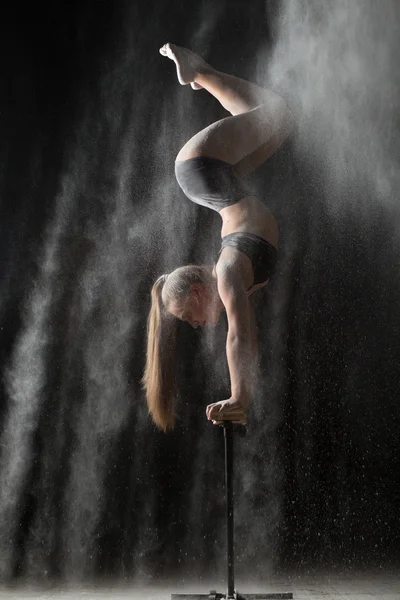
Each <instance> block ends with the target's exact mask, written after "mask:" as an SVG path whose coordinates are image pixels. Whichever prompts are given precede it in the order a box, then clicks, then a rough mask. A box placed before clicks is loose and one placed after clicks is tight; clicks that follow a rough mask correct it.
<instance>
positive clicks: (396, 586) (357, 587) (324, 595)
mask: <svg viewBox="0 0 400 600" xmlns="http://www.w3.org/2000/svg"><path fill="white" fill-rule="evenodd" d="M210 589H216V590H217V591H218V592H219V593H225V592H226V590H225V589H224V588H223V587H222V588H221V586H218V585H212V582H211V585H210V586H209V587H208V588H205V587H204V586H201V587H200V586H199V585H198V584H197V585H193V586H189V585H185V586H184V587H182V588H181V589H179V587H178V586H171V585H168V586H165V587H164V586H161V585H160V586H157V587H142V588H138V587H136V586H132V587H130V588H129V589H128V588H124V589H120V588H111V587H110V588H107V589H106V588H103V589H100V588H99V589H74V590H72V589H69V590H68V589H53V590H46V591H44V590H42V591H40V590H34V589H24V590H22V589H18V590H17V589H12V590H11V589H8V590H7V589H4V588H0V600H11V599H16V598H18V599H19V600H28V599H30V600H75V599H76V600H105V599H106V598H107V599H110V600H111V599H112V600H128V599H130V600H144V599H145V600H170V596H171V593H174V594H185V593H197V594H204V595H207V594H208V592H209V591H210ZM237 589H238V591H239V592H240V593H241V594H243V595H244V596H245V594H246V591H247V592H249V593H251V592H253V593H262V592H269V593H274V592H292V593H293V599H294V600H310V599H315V600H317V599H323V600H344V599H345V598H346V599H347V600H373V599H374V598H381V599H382V600H400V577H399V575H398V574H397V573H392V574H390V575H383V574H376V575H371V574H368V575H367V574H364V575H360V576H354V575H347V576H343V575H340V576H339V575H324V576H322V577H321V576H320V577H305V576H302V577H296V578H295V577H292V578H291V580H290V581H289V582H288V581H287V580H286V581H283V580H276V579H275V580H273V581H272V582H271V583H270V584H269V585H268V586H265V585H263V586H262V587H257V585H254V584H251V585H246V584H243V585H242V584H240V583H239V584H238V585H237Z"/></svg>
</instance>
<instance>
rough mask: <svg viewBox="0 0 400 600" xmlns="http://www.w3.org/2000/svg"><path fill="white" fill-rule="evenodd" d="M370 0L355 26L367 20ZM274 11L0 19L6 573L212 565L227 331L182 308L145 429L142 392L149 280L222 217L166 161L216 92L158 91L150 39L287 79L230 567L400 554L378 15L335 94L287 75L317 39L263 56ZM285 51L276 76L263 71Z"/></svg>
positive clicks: (165, 70) (395, 224) (387, 559)
mask: <svg viewBox="0 0 400 600" xmlns="http://www.w3.org/2000/svg"><path fill="white" fill-rule="evenodd" d="M286 4H287V5H288V6H289V7H290V5H291V4H293V2H292V3H290V2H288V3H286ZM309 4H310V6H309V7H308V8H307V3H298V6H299V8H298V10H300V13H301V14H306V15H308V17H307V18H308V19H309V21H307V23H308V26H309V27H310V28H311V30H312V31H313V28H315V31H316V32H317V33H319V34H320V37H318V35H316V36H315V38H313V39H314V42H315V40H317V41H318V40H319V41H320V43H321V40H324V39H325V37H324V35H325V33H324V29H323V27H322V25H323V24H324V23H326V22H328V21H326V19H327V17H329V14H328V15H327V12H326V10H328V9H326V10H325V9H324V10H325V12H324V13H323V14H322V15H320V14H319V13H318V11H317V12H316V13H315V10H314V9H315V4H313V3H309ZM357 6H358V3H357ZM363 6H364V8H362V9H360V10H361V13H360V14H356V15H355V16H354V14H353V13H351V10H350V9H349V10H350V16H349V23H350V25H351V24H352V23H353V21H352V19H355V22H356V23H360V22H362V23H364V24H367V25H368V24H370V23H373V22H374V19H375V12H374V10H375V8H374V5H373V3H371V2H368V3H365V4H364V5H363ZM282 7H283V8H282ZM310 7H311V8H310ZM388 7H391V10H394V11H395V8H394V7H395V5H394V4H392V3H388ZM313 10H314V13H313ZM332 10H333V16H332V19H334V18H336V17H337V14H336V13H335V11H334V9H332ZM302 11H303V12H302ZM307 11H309V12H307ZM387 11H388V12H387V14H386V13H385V11H383V14H382V15H381V17H380V18H381V22H382V23H383V25H384V24H385V23H387V22H389V21H390V22H391V31H395V28H396V27H397V23H398V20H396V19H397V18H398V12H397V13H396V12H394V13H393V12H392V13H390V14H389V8H387ZM284 12H285V5H283V4H282V5H281V3H279V2H278V1H275V2H269V3H267V4H265V3H264V2H259V1H258V0H255V1H253V2H251V3H246V2H234V3H228V2H224V1H222V0H218V2H214V3H211V2H206V1H204V2H202V3H200V4H198V5H196V6H194V5H193V6H192V5H189V4H188V3H184V2H178V1H175V2H174V1H172V2H168V3H161V2H158V3H152V2H144V1H143V2H137V3H132V4H128V3H126V2H123V1H122V0H121V1H120V0H117V1H115V2H107V1H97V2H93V1H90V0H87V1H84V2H80V3H79V4H78V3H77V4H76V5H74V4H71V3H64V4H63V3H61V2H53V3H51V4H50V3H46V2H44V3H41V4H34V5H30V6H29V7H28V8H24V9H23V10H22V8H21V9H20V10H19V9H18V8H17V7H16V8H15V11H14V14H11V12H9V13H8V14H7V15H6V18H4V19H3V20H2V24H1V29H2V35H1V39H2V42H1V44H2V53H1V57H0V62H1V70H0V72H1V86H0V87H1V90H0V95H1V100H0V102H1V104H0V111H1V112H0V121H1V132H2V135H1V139H0V152H1V237H0V240H1V242H0V243H1V304H0V316H1V365H2V373H3V376H2V380H1V405H0V406H1V409H0V417H1V422H0V432H1V440H0V442H1V463H0V467H1V484H2V485H1V487H2V490H3V491H2V495H1V498H0V513H1V514H0V546H1V554H2V560H1V572H0V574H1V577H2V580H5V581H9V580H13V579H15V578H23V579H26V578H30V579H36V580H47V579H51V580H53V579H56V580H65V579H66V578H69V579H71V578H72V579H79V580H87V579H94V580H97V579H99V578H104V577H112V578H117V579H122V578H125V579H130V578H135V577H140V578H145V579H147V580H153V579H154V578H159V577H164V578H167V577H168V578H169V577H181V578H182V577H183V576H184V577H191V576H193V577H199V576H202V577H204V576H205V575H206V574H207V573H210V572H211V573H213V574H215V573H216V572H217V573H218V572H223V568H224V556H223V548H224V529H223V526H222V522H223V518H224V502H223V500H224V497H223V480H222V473H223V454H222V452H223V447H222V432H221V431H219V430H217V429H215V428H213V427H211V426H210V425H209V424H208V423H207V422H206V420H205V416H204V411H205V407H206V405H207V404H208V403H210V402H212V401H215V400H217V399H223V398H224V397H227V396H225V395H226V394H229V387H228V386H227V369H226V364H225V359H224V339H225V333H226V324H225V323H222V324H221V326H220V327H219V328H218V330H217V331H215V332H208V333H207V332H204V333H202V332H200V333H199V332H198V331H197V332H194V331H191V330H189V329H188V328H187V327H185V326H184V325H182V326H180V327H179V351H178V357H177V358H178V360H177V371H178V380H179V382H180V391H179V422H178V426H177V428H176V430H175V431H174V432H172V433H168V434H167V435H165V434H163V433H160V432H158V431H157V430H156V429H155V428H154V426H153V425H152V423H151V422H150V421H149V419H148V417H147V414H146V407H145V401H144V396H143V392H142V390H141V387H140V378H141V375H142V370H143V364H144V354H143V353H144V342H145V326H146V317H147V311H148V307H149V300H150V298H149V291H150V287H151V284H152V282H153V281H154V279H155V277H156V276H158V275H159V274H160V273H162V272H168V271H169V270H172V269H173V268H175V267H177V266H179V265H180V264H184V263H188V262H190V261H193V262H211V261H212V260H213V257H215V254H216V252H217V250H218V235H219V232H218V226H219V223H218V220H217V219H218V217H216V216H215V215H211V214H208V213H207V211H205V210H204V209H199V208H198V207H196V206H191V205H189V203H188V202H186V201H185V199H184V197H183V196H182V194H181V192H180V191H179V189H178V186H177V184H176V182H175V180H174V178H173V160H174V157H175V155H176V153H177V152H178V150H179V147H180V145H181V144H183V143H184V141H185V140H186V139H187V138H188V137H190V135H192V134H193V133H195V132H196V131H197V130H198V129H199V128H200V127H203V126H205V125H207V124H208V123H210V122H211V121H212V120H214V119H217V118H221V117H223V116H224V111H223V110H222V109H221V108H220V107H219V106H218V104H217V102H216V101H215V100H214V99H212V98H210V97H209V96H207V95H206V93H205V92H198V93H197V92H196V93H194V92H192V90H190V89H189V88H181V87H180V86H179V85H178V84H177V82H176V79H175V72H174V68H173V65H172V63H170V62H169V61H166V60H165V59H163V58H162V57H161V56H160V55H159V54H158V48H159V47H160V46H161V45H162V44H164V43H165V42H166V41H168V40H170V41H173V42H176V43H178V44H182V45H187V46H189V47H191V48H192V49H193V50H195V51H197V52H199V53H201V54H202V55H203V56H204V57H205V58H206V59H207V60H209V61H210V62H212V63H213V64H215V65H216V66H217V67H218V68H219V69H221V70H226V71H228V72H232V73H234V74H236V75H238V76H241V77H245V78H251V79H253V80H255V81H257V82H258V83H259V84H260V85H273V86H274V87H276V89H278V90H280V91H282V93H285V92H286V97H287V99H288V101H289V102H291V103H292V104H291V106H292V108H293V110H294V112H295V114H296V117H297V119H298V129H297V131H296V133H295V135H294V138H293V139H292V140H291V141H290V142H288V143H287V144H285V146H284V147H283V148H282V149H281V150H279V151H278V153H277V154H276V155H275V156H274V157H273V158H272V159H271V160H270V161H269V162H268V164H267V165H265V166H263V167H261V168H260V169H259V170H258V172H257V173H256V174H254V177H253V181H254V184H255V185H256V186H257V187H258V189H259V191H260V193H262V194H263V196H264V197H265V198H266V201H267V204H268V205H269V206H270V207H271V208H272V209H273V211H274V212H275V214H276V216H277V218H278V221H279V223H280V229H281V236H282V248H281V261H280V266H279V269H278V272H277V275H276V277H275V279H274V281H273V282H272V283H271V285H270V286H268V291H266V290H263V291H261V292H259V293H258V294H257V295H256V296H257V297H255V299H254V301H255V303H256V307H257V320H258V326H259V332H260V354H261V378H260V382H259V384H258V386H257V390H258V391H257V394H256V398H255V399H254V401H253V403H252V407H251V409H250V414H249V427H248V434H247V437H246V438H245V439H243V440H240V441H238V445H237V459H236V501H237V508H238V511H237V563H238V574H239V576H242V577H245V576H247V577H250V578H251V577H257V578H258V580H259V579H260V578H262V577H263V576H264V575H265V574H266V573H269V572H270V571H271V570H274V569H277V570H289V571H297V570H307V571H310V570H321V569H326V570H332V569H334V570H348V569H360V568H363V569H367V570H368V569H375V568H379V569H385V568H387V567H389V566H393V565H395V564H397V562H398V559H399V551H400V544H399V519H398V515H399V508H400V485H399V484H400V482H399V472H400V471H399V467H400V464H399V445H400V437H399V433H398V432H399V425H400V422H399V421H400V419H399V409H398V389H399V383H400V381H399V378H400V376H399V358H400V342H399V316H400V305H399V300H398V299H399V291H400V278H399V268H398V264H399V260H398V258H399V225H400V221H399V219H398V216H399V215H398V209H397V202H398V199H397V190H398V187H397V188H396V185H395V184H396V182H397V178H398V175H397V168H398V147H397V144H398V142H396V139H397V133H398V116H397V117H396V115H397V112H396V111H397V108H396V107H397V106H398V102H399V98H400V96H399V95H398V91H399V87H398V85H397V84H398V81H397V80H396V78H392V77H391V71H390V65H391V63H390V61H391V60H393V61H394V60H395V59H394V57H395V55H396V54H397V47H396V46H395V45H393V39H395V38H394V37H393V38H391V37H387V38H385V37H384V36H383V34H382V30H380V29H379V28H375V26H374V27H372V26H371V27H372V29H371V31H368V28H367V31H366V32H365V31H364V30H363V31H364V34H365V35H364V37H366V38H367V39H366V40H365V41H364V43H365V45H363V44H362V45H361V46H360V45H357V43H355V42H354V40H353V39H352V40H350V41H349V40H347V42H348V46H346V39H344V40H340V47H341V48H342V49H343V48H344V50H343V52H344V55H343V54H342V55H341V56H340V55H339V56H336V55H335V56H330V53H329V52H327V57H328V59H329V60H331V62H329V60H328V62H327V63H326V65H325V67H326V68H327V69H328V73H331V72H332V79H333V80H334V81H336V84H335V87H334V89H335V94H336V96H335V98H336V102H337V103H336V104H335V107H336V108H335V110H333V108H332V107H333V104H332V105H330V104H329V102H330V101H332V102H333V100H331V99H332V94H331V93H330V88H329V85H330V84H329V82H327V81H328V80H325V79H324V80H323V81H324V82H325V83H323V84H321V85H323V86H324V85H325V87H323V91H322V93H321V90H318V89H317V87H316V86H315V87H314V88H312V89H310V88H307V85H308V84H309V83H310V80H309V79H307V77H306V78H302V73H303V74H304V73H305V72H306V73H308V72H310V73H311V74H313V73H315V72H316V71H317V70H318V68H320V63H319V62H318V53H319V52H321V54H322V53H323V51H324V50H326V48H325V47H324V46H322V47H321V48H320V49H319V47H318V44H317V49H316V55H314V54H313V55H312V56H311V54H310V56H311V59H312V60H311V59H310V61H309V62H307V56H306V55H304V56H303V63H301V65H300V66H301V68H300V67H299V68H298V70H297V71H296V70H294V73H293V72H292V71H291V65H290V64H289V65H285V60H286V59H287V56H290V49H289V50H286V52H287V54H286V55H285V51H282V50H281V51H280V53H279V52H278V53H276V52H275V53H274V49H275V50H276V48H278V49H279V48H280V45H279V44H280V43H281V42H282V40H283V41H284V42H285V41H287V43H288V44H289V46H290V44H292V46H291V47H295V46H294V45H293V39H294V38H293V36H295V35H299V37H301V35H302V34H301V32H300V33H298V32H297V33H296V31H297V30H296V31H295V30H294V29H293V31H292V30H291V29H290V19H289V25H288V22H286V25H285V22H283V25H282V20H280V18H279V15H281V14H282V13H284ZM310 14H311V17H310ZM313 18H314V19H315V20H313ZM324 19H325V21H324ZM363 19H364V20H363ZM328 20H329V19H328ZM321 23H322V25H321ZM350 25H349V27H350ZM319 28H320V29H319ZM339 29H340V27H339ZM327 31H328V30H327ZM329 31H330V35H333V34H332V32H331V30H329ZM397 31H398V30H397ZM293 32H294V33H293ZM326 35H328V34H326ZM326 39H327V40H328V41H327V47H328V50H332V49H333V48H335V44H334V43H333V41H332V39H331V38H329V39H328V38H326ZM349 39H350V38H349ZM357 39H358V38H357ZM357 39H356V40H355V41H356V42H357ZM363 39H364V38H363ZM306 43H307V40H306ZM310 46H311V41H310ZM349 48H350V50H349ZM382 48H383V49H384V48H386V49H387V51H384V50H383V49H382ZM367 49H371V50H369V51H371V52H372V53H373V54H374V56H375V55H377V56H381V57H382V61H383V62H382V64H380V63H374V62H372V63H371V62H370V61H369V54H368V51H367ZM374 49H376V52H375V51H374ZM285 56H286V59H285ZM316 56H317V57H316ZM353 56H355V57H358V59H359V61H360V64H361V66H362V65H363V64H364V62H363V59H364V56H365V62H366V63H367V64H368V65H370V70H367V71H366V72H365V73H364V72H363V70H362V68H361V67H360V73H361V74H360V77H359V78H358V79H357V78H354V77H353V78H352V79H351V81H352V85H353V88H352V89H351V94H352V95H351V108H352V109H351V111H349V112H346V111H345V112H343V113H341V112H340V110H339V109H337V107H339V108H340V107H343V106H344V105H345V103H344V102H341V99H343V98H346V100H348V96H347V91H348V88H347V87H346V81H347V79H346V78H345V77H342V75H341V73H342V71H341V69H342V66H343V64H346V61H348V60H349V57H350V58H351V57H353ZM360 57H361V58H360ZM297 59H298V57H297ZM297 59H296V60H297ZM280 61H282V65H284V66H287V70H286V71H285V73H286V75H287V77H282V79H281V80H279V81H277V80H276V77H275V81H274V76H275V75H276V73H277V72H280V68H279V65H280ZM295 62H296V61H294V63H295ZM271 63H273V65H274V66H272V67H271ZM387 63H390V64H388V66H387ZM325 67H324V68H325ZM386 67H387V68H386ZM349 68H350V67H349ZM329 69H331V71H330V70H329ZM336 69H337V72H336ZM357 72H358V71H357ZM325 75H326V73H325ZM350 76H351V74H350ZM350 76H349V77H350ZM278 79H279V78H278ZM382 81H384V82H386V83H387V86H389V83H388V82H390V86H389V87H390V98H389V96H387V94H388V93H389V92H388V89H389V87H385V85H383V83H382ZM378 83H379V86H378ZM341 86H342V87H341ZM378 87H379V90H380V93H381V94H382V97H380V96H379V97H378V96H374V95H373V94H372V95H368V94H369V90H376V89H377V88H378ZM341 94H342V95H341ZM385 94H386V95H385ZM309 98H315V99H316V100H315V104H312V103H310V101H309ZM383 98H388V100H387V103H385V101H384V100H383ZM375 103H377V104H378V105H379V111H377V110H376V104H375ZM346 106H347V104H346ZM328 109H329V110H328ZM331 109H332V110H331ZM342 114H344V115H345V118H344V117H343V121H340V123H342V126H343V131H342V130H340V131H339V129H340V128H338V127H337V124H338V122H339V121H338V119H339V120H340V119H341V118H342V117H341V116H340V115H342ZM338 115H339V116H338ZM346 119H347V120H346ZM354 123H355V125H354ZM369 128H370V129H369ZM396 128H397V129H396ZM360 132H361V133H360ZM364 135H365V136H366V138H368V140H372V141H371V148H370V149H371V152H372V156H373V157H374V159H373V160H372V161H371V160H369V157H370V156H371V155H369V154H368V152H367V151H366V150H365V144H364V142H363V140H364V137H363V136H364ZM368 148H369V147H368ZM324 149H328V150H329V151H326V152H325V151H324ZM344 149H345V150H346V149H347V150H348V153H347V154H346V153H345V152H344ZM386 155H390V161H386V162H385V160H386V159H385V160H384V158H382V157H385V156H386ZM377 165H378V166H379V169H380V171H379V174H378V166H377ZM378 175H379V177H378ZM378 180H379V182H380V187H379V186H378V183H377V182H378ZM382 181H383V182H384V183H386V187H385V185H383V184H382ZM382 186H383V187H382ZM378 187H379V189H380V190H381V191H380V192H379V193H378V191H377V189H378ZM382 189H384V191H383V192H382ZM385 190H386V191H385Z"/></svg>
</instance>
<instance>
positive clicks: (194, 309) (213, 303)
mask: <svg viewBox="0 0 400 600" xmlns="http://www.w3.org/2000/svg"><path fill="white" fill-rule="evenodd" d="M222 309H223V304H222V302H221V299H220V297H219V295H218V292H217V291H215V292H213V291H212V290H208V289H207V288H206V287H205V286H203V285H201V284H192V285H191V286H190V294H189V296H187V297H186V298H181V299H180V300H173V301H172V302H170V304H169V307H168V312H170V313H171V314H172V315H174V316H175V317H177V318H178V319H180V320H181V321H186V322H187V323H189V325H191V326H192V327H194V328H195V329H197V327H201V326H206V325H209V326H213V325H216V324H217V323H218V321H219V317H220V315H221V311H222Z"/></svg>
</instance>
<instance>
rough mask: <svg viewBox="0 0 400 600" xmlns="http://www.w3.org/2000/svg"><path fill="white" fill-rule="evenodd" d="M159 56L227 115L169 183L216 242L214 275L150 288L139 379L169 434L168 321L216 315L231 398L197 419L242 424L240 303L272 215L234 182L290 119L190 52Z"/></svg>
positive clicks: (205, 270) (266, 270)
mask: <svg viewBox="0 0 400 600" xmlns="http://www.w3.org/2000/svg"><path fill="white" fill-rule="evenodd" d="M160 53H161V54H162V55H163V56H166V57H168V58H170V59H171V60H173V61H174V62H175V65H176V70H177V76H178V80H179V83H181V84H182V85H186V84H188V83H190V84H191V86H192V88H193V89H201V88H204V89H205V90H207V91H208V92H209V93H210V94H212V95H213V96H215V98H217V99H218V100H219V102H220V103H221V104H222V106H223V107H224V108H226V110H227V111H228V112H230V113H231V115H232V116H229V117H226V118H225V119H222V120H220V121H217V122H216V123H212V124H211V125H209V126H208V127H206V128H205V129H203V130H202V131H200V132H199V133H197V134H196V135H195V136H194V137H192V138H191V139H190V140H189V141H188V142H187V143H186V144H185V145H184V146H183V148H182V149H181V150H180V152H179V154H178V156H177V157H176V162H175V174H176V178H177V181H178V183H179V185H180V187H181V188H182V190H183V191H184V193H185V194H186V196H187V197H188V198H189V199H190V200H192V201H193V202H196V203H197V204H201V205H203V206H207V207H208V208H211V209H213V210H215V211H217V212H218V213H219V214H220V216H221V218H222V230H221V237H222V243H221V250H220V253H219V257H218V262H217V263H216V265H215V267H212V266H196V265H188V266H185V267H180V268H178V269H176V270H175V271H173V272H172V273H169V274H168V275H161V277H159V278H158V279H157V281H156V282H155V283H154V285H153V288H152V305H151V309H150V314H149V319H148V346H147V362H146V369H145V374H144V378H143V382H144V387H145V389H146V395H147V404H148V409H149V412H150V413H151V415H152V417H153V420H154V422H155V423H156V424H157V425H158V426H159V427H160V428H161V429H163V430H164V431H166V430H167V429H168V428H172V427H173V426H174V423H175V402H174V397H175V389H174V377H173V355H174V350H175V346H174V344H175V332H176V318H178V319H180V320H182V321H187V322H188V323H189V324H190V325H192V327H194V328H197V327H199V326H210V325H215V324H216V323H217V322H218V320H219V317H220V314H221V312H222V310H224V309H225V310H226V315H227V320H228V336H227V342H226V353H227V359H228V367H229V374H230V381H231V397H230V398H229V399H228V400H223V401H221V402H216V403H214V404H210V405H209V406H207V409H206V415H207V418H208V419H209V420H212V421H213V423H219V422H221V421H222V420H231V421H233V422H237V423H245V422H246V421H245V419H246V408H247V405H248V402H249V399H250V394H251V387H252V380H253V379H254V372H255V369H254V365H255V364H256V362H257V332H256V327H255V319H254V314H253V307H252V305H251V303H250V299H249V296H250V295H251V294H252V293H253V292H254V291H256V290H257V289H259V288H261V287H263V286H265V285H266V284H267V283H268V280H269V278H270V276H271V274H272V273H273V271H274V267H275V264H276V257H277V248H278V241H279V233H278V226H277V223H276V220H275V218H274V216H273V215H272V214H271V212H270V211H269V210H268V209H267V208H266V207H265V206H264V205H263V204H262V203H261V201H260V200H259V199H258V198H257V197H256V195H255V194H254V192H253V191H252V190H251V189H249V188H248V187H247V186H246V185H245V184H244V182H243V181H242V180H241V177H243V176H244V175H246V174H248V173H250V172H251V171H253V170H254V169H255V168H257V167H258V166H259V165H261V164H262V163H263V162H264V161H265V160H267V159H268V158H269V157H270V156H271V155H272V154H273V153H274V152H275V150H277V148H278V147H279V146H280V145H281V144H282V142H283V141H284V140H285V138H286V137H287V136H288V135H289V133H290V132H291V129H292V116H291V113H290V111H289V110H288V108H287V106H286V103H285V101H284V100H283V99H282V98H281V97H280V96H278V95H276V94H274V93H273V92H271V91H268V90H265V89H262V88H259V87H257V86H256V85H253V84H252V83H249V82H248V81H244V80H243V79H239V78H238V77H234V76H232V75H227V74H225V73H221V72H220V71H216V70H215V69H213V68H212V67H211V66H210V65H209V64H207V63H206V62H205V61H204V60H203V59H202V58H200V57H199V56H197V55H196V54H194V53H193V52H191V51H190V50H187V49H185V48H181V47H179V46H175V45H174V44H165V46H163V47H162V48H161V49H160Z"/></svg>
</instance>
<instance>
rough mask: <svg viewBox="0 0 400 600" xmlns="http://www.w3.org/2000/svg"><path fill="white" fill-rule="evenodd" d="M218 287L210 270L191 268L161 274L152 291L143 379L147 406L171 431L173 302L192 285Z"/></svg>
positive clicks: (173, 413)
mask: <svg viewBox="0 0 400 600" xmlns="http://www.w3.org/2000/svg"><path fill="white" fill-rule="evenodd" d="M193 283H201V284H202V285H204V286H210V285H213V284H215V282H214V280H213V277H212V274H211V270H210V268H209V267H204V266H198V265H187V266H185V267H179V269H175V271H173V272H172V273H170V274H169V275H161V277H159V278H158V279H157V281H156V282H155V283H154V285H153V287H152V290H151V308H150V312H149V317H148V321H147V357H146V367H145V371H144V375H143V379H142V383H143V387H144V389H145V390H146V399H147V407H148V410H149V413H150V414H151V416H152V418H153V421H154V423H155V424H156V425H157V427H159V428H160V429H162V430H163V431H167V430H168V429H173V428H174V426H175V421H176V382H175V376H174V370H175V347H176V328H177V320H176V318H175V317H174V316H173V315H171V314H170V313H168V310H167V309H168V305H169V303H170V302H171V301H172V300H175V299H176V300H179V299H181V298H184V297H185V296H189V294H190V285H191V284H193Z"/></svg>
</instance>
